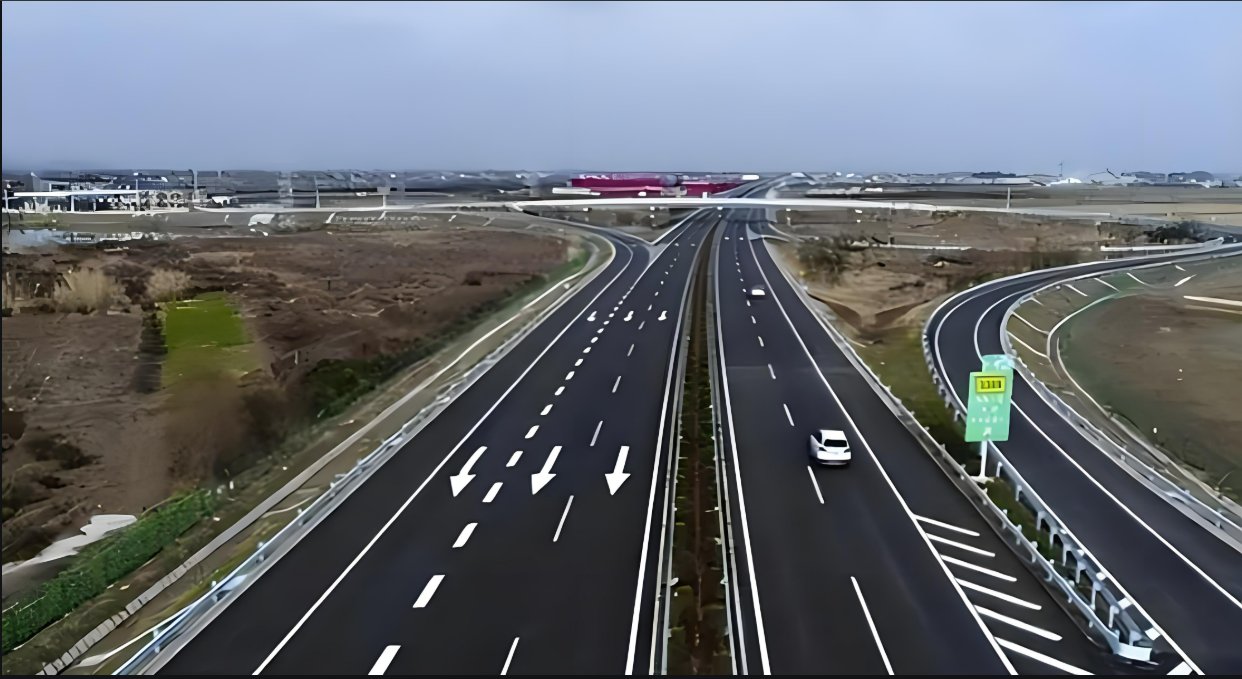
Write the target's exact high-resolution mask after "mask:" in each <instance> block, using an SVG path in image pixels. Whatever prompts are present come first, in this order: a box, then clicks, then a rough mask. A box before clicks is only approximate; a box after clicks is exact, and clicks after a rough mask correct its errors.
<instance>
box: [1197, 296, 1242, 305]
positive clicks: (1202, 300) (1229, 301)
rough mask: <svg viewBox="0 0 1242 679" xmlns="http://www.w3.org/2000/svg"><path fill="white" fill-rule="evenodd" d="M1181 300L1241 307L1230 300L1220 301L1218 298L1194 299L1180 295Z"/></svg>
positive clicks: (1241, 303)
mask: <svg viewBox="0 0 1242 679" xmlns="http://www.w3.org/2000/svg"><path fill="white" fill-rule="evenodd" d="M1182 298H1183V299H1190V300H1194V301H1196V302H1214V303H1216V304H1226V305H1228V306H1242V302H1238V301H1235V300H1232V299H1221V298H1219V297H1195V296H1194V295H1182Z"/></svg>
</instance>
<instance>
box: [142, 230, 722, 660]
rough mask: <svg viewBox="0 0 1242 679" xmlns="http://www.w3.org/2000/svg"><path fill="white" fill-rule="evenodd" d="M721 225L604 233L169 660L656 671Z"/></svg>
mask: <svg viewBox="0 0 1242 679" xmlns="http://www.w3.org/2000/svg"><path fill="white" fill-rule="evenodd" d="M715 221H716V217H715V215H709V214H706V213H700V214H696V215H694V216H692V217H691V218H690V219H688V220H686V221H685V222H684V223H683V224H681V225H679V226H678V227H675V228H677V232H676V234H674V235H671V236H670V237H668V238H665V239H664V241H663V242H662V244H661V246H658V247H654V248H653V247H650V246H647V245H645V244H641V243H636V239H632V238H625V237H620V236H616V235H610V236H609V237H610V238H611V239H612V240H613V241H614V243H615V244H616V246H617V251H618V252H617V256H616V258H615V259H614V261H613V262H612V263H610V264H609V266H608V267H607V269H606V270H605V271H604V272H603V273H602V274H601V275H600V276H599V277H597V278H596V279H595V280H594V281H592V283H591V284H590V285H589V286H588V287H587V288H586V289H583V290H581V291H580V292H578V293H577V295H576V296H575V297H573V298H572V299H571V300H570V301H569V302H567V303H566V304H565V305H564V306H562V307H561V308H560V309H559V310H557V311H556V312H555V313H554V314H553V315H552V316H551V317H549V318H548V319H547V320H545V321H544V322H543V323H542V324H541V325H540V326H539V327H538V328H537V329H536V330H535V331H534V332H533V334H531V335H530V336H528V337H527V338H526V339H525V340H524V341H522V342H521V343H520V344H519V345H518V346H517V347H515V348H514V349H513V350H512V351H511V353H510V354H509V355H507V356H506V357H505V358H503V359H502V360H501V361H500V362H499V363H498V364H497V365H495V366H494V367H493V368H492V369H491V370H490V371H489V372H488V373H486V374H485V375H484V376H483V377H482V378H481V379H480V380H479V381H478V382H477V383H476V384H475V385H474V386H472V387H471V388H469V389H468V390H466V392H465V393H463V394H462V395H461V396H460V397H459V398H458V399H457V400H455V401H454V402H453V403H452V404H451V405H449V406H448V407H447V408H446V409H445V410H444V411H443V412H442V413H441V414H440V415H439V416H438V417H437V418H436V419H435V420H433V421H432V422H431V423H430V424H429V425H428V426H427V427H426V428H425V429H424V430H423V431H422V432H421V433H420V434H419V435H418V436H416V437H415V438H414V439H413V440H412V441H410V442H409V443H407V444H406V445H405V446H404V448H403V449H402V450H401V451H400V452H398V453H397V454H396V455H395V456H394V457H393V458H392V459H391V460H389V461H388V462H387V463H386V464H385V465H384V466H383V467H382V468H381V469H380V470H379V471H378V472H377V473H376V474H374V475H373V476H372V477H371V478H370V479H368V480H366V481H365V485H364V486H363V487H361V488H360V489H359V490H358V491H357V492H355V493H353V495H351V496H350V497H349V498H348V499H347V500H346V501H345V502H344V503H343V504H342V505H341V506H340V507H338V508H337V509H336V510H335V511H334V512H333V513H332V514H331V515H329V516H328V517H326V518H325V519H324V520H323V522H322V523H321V524H320V525H319V526H317V527H316V528H315V529H314V530H313V531H311V532H310V533H309V534H308V535H307V536H306V537H305V538H303V539H302V541H301V542H300V543H299V544H298V545H297V546H296V547H294V548H293V550H292V551H291V552H289V553H288V554H287V555H286V556H284V557H283V558H282V559H281V560H280V561H279V562H277V563H276V564H275V565H274V566H273V567H271V569H270V570H268V571H267V572H266V573H265V574H264V575H263V576H262V578H261V579H259V580H258V581H256V582H255V583H254V584H253V585H252V586H251V587H250V588H249V589H248V590H247V591H245V592H244V593H242V594H241V595H240V596H239V597H238V598H237V600H236V601H234V602H233V603H232V604H231V605H230V606H229V607H228V608H226V609H225V610H224V611H223V612H222V613H221V614H220V615H219V616H218V617H217V618H216V619H215V620H214V621H213V622H211V623H210V624H209V625H208V626H207V627H206V628H205V629H204V630H203V631H202V632H200V633H199V634H198V635H197V636H196V637H194V638H193V639H192V640H191V641H190V642H189V643H188V644H187V645H186V646H185V647H184V648H182V649H181V650H180V651H179V652H178V653H177V654H176V655H175V656H174V657H173V658H172V659H171V660H170V661H169V662H167V664H165V665H164V666H163V668H162V670H161V671H162V672H165V673H175V674H195V673H198V674H215V673H229V674H236V673H250V672H255V671H256V670H261V671H262V672H264V673H288V674H310V673H315V674H319V673H340V674H345V673H349V674H359V673H365V672H368V671H372V670H381V671H384V670H386V671H387V672H391V673H394V674H400V673H445V672H453V673H463V672H464V673H483V674H491V673H498V672H501V671H502V670H505V671H508V672H514V673H517V672H522V673H612V674H617V673H621V672H625V671H627V670H629V669H632V670H634V671H636V672H639V673H645V672H646V671H647V670H648V669H649V663H650V655H651V652H650V645H651V642H652V636H653V629H652V626H653V622H652V621H653V616H654V612H653V610H652V607H653V605H654V603H653V602H654V600H655V595H654V587H655V581H654V578H655V572H656V569H657V563H656V560H657V559H658V558H659V555H660V553H661V550H660V545H659V540H660V539H661V530H660V529H661V526H660V521H659V517H660V510H659V508H658V506H657V505H658V503H659V502H661V501H663V498H664V496H663V482H664V474H663V472H664V471H665V469H666V466H667V462H668V459H667V451H668V443H669V438H670V425H671V422H672V421H674V419H675V418H674V415H675V413H673V412H672V411H673V409H674V408H673V404H672V402H671V393H672V389H673V387H674V385H673V384H672V382H673V380H672V379H671V378H672V361H673V360H674V356H675V352H674V349H675V341H674V335H675V333H676V332H677V331H678V328H679V324H680V322H681V318H682V316H683V314H682V304H683V301H684V298H685V294H684V293H685V291H686V289H687V283H688V280H689V276H690V273H691V271H692V264H693V260H694V257H695V255H696V254H697V253H698V252H699V251H700V250H702V249H703V247H702V246H703V244H704V239H705V238H706V237H707V235H708V234H709V233H710V232H711V228H712V227H713V226H714V224H715ZM613 473H616V474H618V475H617V476H612V477H611V478H609V477H608V476H606V475H609V474H613ZM625 475H628V476H625ZM614 486H616V487H614ZM613 491H615V492H613Z"/></svg>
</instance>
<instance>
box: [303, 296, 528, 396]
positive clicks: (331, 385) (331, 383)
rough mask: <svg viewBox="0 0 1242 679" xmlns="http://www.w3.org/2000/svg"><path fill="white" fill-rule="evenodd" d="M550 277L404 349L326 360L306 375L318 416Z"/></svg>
mask: <svg viewBox="0 0 1242 679" xmlns="http://www.w3.org/2000/svg"><path fill="white" fill-rule="evenodd" d="M547 281H548V278H547V277H546V276H542V275H539V276H535V277H533V278H532V279H531V280H530V281H528V282H526V283H524V284H523V285H522V286H521V287H520V288H518V289H517V290H515V291H514V292H513V294H511V295H506V296H505V297H502V298H499V299H493V300H488V301H486V302H483V303H482V304H479V305H478V306H476V307H474V308H473V309H471V310H470V312H469V313H467V314H465V315H463V316H461V317H459V318H458V319H457V320H455V321H454V322H453V323H451V324H450V325H448V326H447V327H445V328H443V329H442V330H441V331H440V332H438V333H437V334H436V335H435V336H434V338H431V339H428V338H419V339H416V340H414V341H413V342H411V343H410V345H409V346H407V347H406V348H405V349H403V350H402V351H399V352H397V353H394V354H381V355H379V356H376V357H374V358H367V359H362V358H353V359H324V360H321V361H319V362H318V363H316V364H315V367H314V368H313V369H312V370H311V371H310V372H308V373H307V374H306V377H305V380H306V384H307V386H309V387H310V392H311V401H312V404H313V406H314V409H315V417H316V419H318V418H323V417H332V416H334V415H339V414H340V413H342V412H344V411H345V409H346V408H348V407H349V405H350V404H351V403H353V402H354V401H356V400H358V398H360V397H361V396H363V395H364V394H366V393H367V392H369V391H371V390H372V389H374V388H375V387H377V386H378V385H380V384H381V383H383V382H384V381H385V380H387V379H389V378H390V377H392V376H393V375H396V374H397V373H398V372H400V371H402V370H404V369H405V368H408V367H409V366H411V365H414V364H415V363H417V362H418V361H421V360H422V359H424V358H426V357H427V356H430V355H432V354H434V353H435V352H437V351H439V350H440V349H441V348H443V347H444V346H445V345H446V344H448V343H449V342H451V341H452V340H454V339H456V338H457V337H459V336H461V335H462V334H464V333H465V332H467V331H469V330H470V329H471V328H473V327H475V326H476V325H478V323H479V321H481V320H482V319H483V318H484V317H485V316H487V315H488V314H491V313H494V312H496V311H498V310H499V309H500V308H501V307H503V306H504V305H505V304H507V303H508V302H509V301H510V300H511V299H512V298H513V297H515V296H517V295H521V294H523V293H525V292H527V291H530V290H533V289H537V288H539V287H540V286H542V285H544V284H546V283H547Z"/></svg>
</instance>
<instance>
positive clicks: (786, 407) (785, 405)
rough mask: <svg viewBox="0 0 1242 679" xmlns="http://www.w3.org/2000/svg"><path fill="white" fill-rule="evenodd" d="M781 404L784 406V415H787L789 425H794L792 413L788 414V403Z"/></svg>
mask: <svg viewBox="0 0 1242 679" xmlns="http://www.w3.org/2000/svg"><path fill="white" fill-rule="evenodd" d="M781 406H783V407H784V408H785V417H788V418H789V426H791V427H792V426H794V423H793V415H790V414H789V405H787V404H785V403H782V404H781Z"/></svg>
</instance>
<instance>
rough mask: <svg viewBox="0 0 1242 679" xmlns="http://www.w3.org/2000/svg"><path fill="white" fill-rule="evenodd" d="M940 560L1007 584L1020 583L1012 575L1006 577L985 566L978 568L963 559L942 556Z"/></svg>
mask: <svg viewBox="0 0 1242 679" xmlns="http://www.w3.org/2000/svg"><path fill="white" fill-rule="evenodd" d="M940 558H941V559H943V560H944V562H945V563H951V564H953V565H954V566H961V567H962V568H969V569H970V570H972V571H977V572H979V573H983V574H985V575H990V576H992V577H994V578H1000V579H1001V580H1004V581H1005V582H1017V581H1018V579H1017V578H1015V577H1013V576H1012V575H1005V574H1004V573H1001V572H1000V571H994V570H992V569H991V568H984V567H983V566H976V565H974V564H973V563H970V562H969V561H962V560H961V559H954V558H953V557H951V556H946V555H944V554H941V555H940ZM956 580H957V578H954V581H956Z"/></svg>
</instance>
